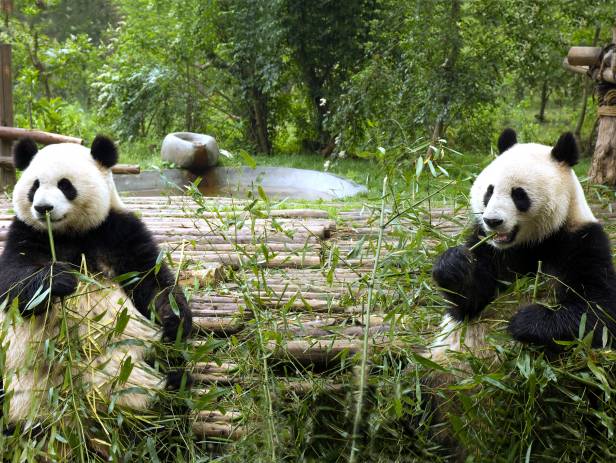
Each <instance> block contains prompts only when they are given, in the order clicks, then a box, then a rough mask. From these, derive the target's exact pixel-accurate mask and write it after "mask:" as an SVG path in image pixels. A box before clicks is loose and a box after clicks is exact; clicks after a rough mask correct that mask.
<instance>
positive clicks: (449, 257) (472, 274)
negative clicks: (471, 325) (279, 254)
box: [432, 237, 498, 321]
mask: <svg viewBox="0 0 616 463" xmlns="http://www.w3.org/2000/svg"><path fill="white" fill-rule="evenodd" d="M476 238H477V239H476V240H471V241H469V244H471V243H472V242H473V241H477V242H478V241H479V237H476ZM471 247H472V246H456V247H454V248H449V249H447V250H446V251H445V252H444V253H443V254H441V255H440V256H439V258H438V259H437V261H436V262H435V264H434V267H433V270H432V276H433V278H434V280H435V281H436V283H437V284H438V285H439V286H440V287H441V288H442V289H443V290H444V291H445V297H446V298H447V299H448V300H449V302H450V303H451V307H450V308H449V310H448V313H449V315H450V317H451V318H453V319H454V320H456V321H462V320H465V319H473V318H476V317H477V316H479V314H480V313H481V311H482V310H483V309H484V308H485V307H486V306H487V305H488V304H489V303H490V302H492V300H493V299H494V296H495V294H496V289H497V285H498V282H497V275H496V265H495V262H494V259H495V257H494V255H493V252H492V251H491V250H490V249H487V245H483V247H482V246H481V245H480V247H478V248H476V249H473V251H471V250H470V248H471Z"/></svg>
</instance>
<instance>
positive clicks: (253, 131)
mask: <svg viewBox="0 0 616 463" xmlns="http://www.w3.org/2000/svg"><path fill="white" fill-rule="evenodd" d="M250 95H251V96H252V98H251V100H252V101H251V106H250V108H249V113H250V131H249V138H250V140H251V142H252V143H253V144H254V145H255V146H256V147H257V150H258V151H259V152H260V153H266V154H271V152H272V142H271V140H270V136H269V130H268V107H267V106H268V105H267V96H266V95H265V94H264V93H263V92H262V91H261V90H260V89H258V88H256V87H252V88H251V89H250Z"/></svg>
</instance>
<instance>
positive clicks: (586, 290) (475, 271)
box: [431, 129, 616, 362]
mask: <svg viewBox="0 0 616 463" xmlns="http://www.w3.org/2000/svg"><path fill="white" fill-rule="evenodd" d="M498 150H499V153H500V154H499V156H498V157H497V158H496V159H494V161H492V162H491V163H490V164H489V165H488V166H487V167H486V168H485V169H484V170H483V171H482V172H481V173H480V174H479V176H478V177H477V179H476V180H475V182H474V184H473V186H472V188H471V206H472V212H473V215H474V218H475V221H476V224H475V227H474V230H473V232H472V233H471V235H470V237H469V238H468V240H467V242H466V244H464V245H461V246H457V247H454V248H450V249H448V250H447V251H445V252H444V253H443V254H442V255H441V256H440V257H439V258H438V260H437V261H436V263H435V265H434V268H433V277H434V279H435V281H436V282H437V284H438V285H439V286H440V287H441V288H443V289H444V290H445V297H446V298H447V299H448V300H449V302H450V307H449V309H448V311H447V314H446V315H445V316H444V318H443V321H442V323H441V331H440V334H439V336H438V337H437V339H436V340H435V342H434V343H433V345H432V347H431V357H432V359H433V360H436V361H439V362H440V361H444V360H446V359H447V358H448V354H449V352H450V351H462V350H465V349H469V350H470V351H472V352H473V353H475V354H477V355H479V356H482V357H485V356H487V355H489V354H488V353H487V352H486V350H489V349H487V348H486V345H487V343H486V336H485V334H486V333H485V326H483V325H482V324H481V323H469V324H468V325H467V324H466V323H465V321H473V320H476V319H478V318H480V316H481V314H482V311H483V310H484V309H485V308H486V306H488V305H489V304H490V302H492V301H493V300H494V298H495V297H496V295H497V291H498V290H499V289H500V288H503V287H504V286H505V284H506V283H504V282H506V281H513V277H514V276H515V275H524V274H533V273H535V272H537V269H538V266H539V264H540V263H541V272H542V273H543V274H545V275H548V276H549V277H552V279H553V281H554V282H555V286H556V288H555V294H556V307H548V306H547V305H544V304H541V303H533V304H528V305H523V306H521V307H519V308H518V310H517V312H516V313H515V314H514V315H513V317H512V319H511V320H510V321H509V326H508V330H509V333H510V334H511V336H512V337H513V338H514V339H516V340H518V341H521V342H524V343H530V344H534V345H538V346H543V347H544V348H546V349H548V350H558V349H559V345H558V343H557V341H571V340H574V339H576V338H577V337H578V335H579V331H580V325H581V323H582V321H583V320H585V321H584V323H585V324H584V330H585V331H584V333H583V334H587V333H589V332H590V331H591V330H592V331H593V337H592V345H593V346H594V347H602V346H605V345H609V344H610V343H611V337H612V336H613V335H615V334H616V274H615V273H614V266H613V264H612V254H611V250H610V243H609V239H608V236H607V235H606V233H605V231H604V230H603V228H602V226H601V225H600V224H599V223H598V222H597V219H596V218H595V217H594V215H593V213H592V211H591V209H590V207H589V206H588V203H587V202H586V198H585V197H584V192H583V190H582V187H581V185H580V182H579V181H578V179H577V177H576V175H575V173H574V171H573V169H572V167H573V166H574V165H575V164H576V163H577V161H578V157H579V153H578V147H577V144H576V141H575V138H574V136H573V134H572V133H570V132H568V133H565V134H563V135H561V137H560V138H559V139H558V141H557V142H556V145H555V146H554V147H549V146H545V145H541V144H536V143H518V142H517V136H516V133H515V132H514V131H513V130H512V129H506V130H505V131H503V133H502V134H501V136H500V138H499V140H498ZM482 241H484V242H482ZM463 330H464V336H462V331H463ZM462 338H463V339H462Z"/></svg>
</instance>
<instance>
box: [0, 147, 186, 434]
mask: <svg viewBox="0 0 616 463" xmlns="http://www.w3.org/2000/svg"><path fill="white" fill-rule="evenodd" d="M13 155H14V162H15V166H16V168H17V169H20V170H23V172H22V175H21V178H20V179H19V181H18V182H17V184H16V185H15V189H14V192H13V207H14V210H15V215H16V217H15V218H14V220H13V222H12V224H11V226H10V229H9V232H8V238H7V241H6V246H5V249H4V252H3V253H2V256H0V296H1V297H0V302H1V303H2V309H1V310H0V328H1V336H0V342H1V345H2V353H3V357H4V358H3V365H2V383H3V384H2V385H3V393H4V394H3V402H4V406H3V409H4V420H5V423H9V424H11V425H14V424H16V423H18V422H26V421H27V422H30V423H36V422H37V421H42V420H44V419H45V417H46V416H47V413H46V411H47V410H46V406H45V402H46V401H47V400H48V396H49V397H51V396H53V394H52V392H53V391H54V389H55V390H57V388H58V387H59V385H61V384H62V383H63V381H64V382H66V373H67V369H69V368H70V373H71V375H72V376H71V381H72V380H73V379H78V380H79V381H80V382H81V383H82V384H86V385H87V387H86V393H87V394H88V395H89V394H91V395H92V397H88V402H92V403H94V402H96V401H99V400H101V399H102V400H103V401H106V403H108V402H109V401H110V400H111V397H110V396H111V395H112V394H114V395H116V397H115V399H114V403H115V404H117V405H119V406H125V407H129V408H131V409H136V410H147V409H148V407H149V406H151V404H152V398H153V397H155V396H156V392H157V391H160V390H162V389H164V388H174V387H177V386H178V384H177V381H178V380H181V379H180V378H181V377H182V372H181V371H180V374H179V375H178V371H177V370H175V371H171V370H170V371H168V372H166V373H165V372H161V371H159V369H155V368H152V367H151V366H150V365H149V364H148V362H147V361H146V360H147V359H146V356H147V351H148V346H147V344H148V342H149V341H150V342H151V341H154V340H156V339H160V337H161V336H162V340H163V342H166V343H173V342H175V341H176V340H181V339H183V338H185V337H186V336H188V334H189V333H190V330H191V312H190V309H189V307H188V304H187V302H186V299H185V298H184V295H183V293H182V291H181V289H180V288H179V287H177V286H175V278H174V276H173V275H172V273H171V271H170V270H169V268H168V267H167V266H166V265H165V264H164V263H162V262H160V259H159V250H158V247H157V245H156V244H155V242H154V240H153V238H152V236H151V234H150V233H149V231H148V230H147V229H146V227H145V225H144V224H143V223H142V222H141V221H140V220H139V219H138V218H137V217H136V216H135V215H133V214H132V213H130V212H128V211H127V210H126V209H125V208H124V206H123V204H122V202H121V200H120V198H119V196H118V194H117V191H116V189H115V186H114V184H113V179H112V177H111V167H112V166H113V165H114V164H115V163H116V162H117V159H118V153H117V149H116V147H115V145H114V143H113V142H112V141H111V140H110V139H108V138H106V137H103V136H97V137H96V138H95V140H94V142H93V143H92V147H91V149H88V148H85V147H83V146H80V145H76V144H68V143H62V144H57V145H50V146H47V147H45V148H43V149H42V150H40V151H38V149H37V146H36V144H35V143H34V141H33V140H31V139H28V138H26V139H22V140H20V141H19V142H17V143H16V145H15V147H14V151H13ZM48 228H51V233H49V230H48ZM79 274H86V275H94V278H93V279H91V280H89V279H88V278H84V277H79V276H78V275H79ZM59 333H62V336H64V337H67V336H68V335H69V333H73V334H76V335H77V336H79V337H80V339H83V340H84V341H83V343H84V344H82V345H80V346H79V351H78V352H73V353H72V357H71V358H69V359H68V361H67V360H66V359H64V360H63V362H66V363H62V364H58V362H56V363H55V364H52V363H50V362H49V357H53V350H54V348H53V346H54V342H57V341H54V340H57V339H58V334H59ZM86 340H87V345H85V342H86ZM50 352H51V353H50ZM69 356H71V354H70V353H69ZM180 368H181V367H180ZM119 377H120V379H118V378H119ZM184 381H185V380H184ZM71 384H72V383H71ZM74 393H76V391H74ZM7 400H8V401H9V403H8V406H7V403H6V401H7ZM7 413H8V416H7Z"/></svg>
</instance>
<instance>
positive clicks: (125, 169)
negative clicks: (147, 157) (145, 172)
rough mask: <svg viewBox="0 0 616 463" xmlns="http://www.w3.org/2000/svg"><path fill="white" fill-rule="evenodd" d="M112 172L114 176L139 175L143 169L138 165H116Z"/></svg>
mask: <svg viewBox="0 0 616 463" xmlns="http://www.w3.org/2000/svg"><path fill="white" fill-rule="evenodd" d="M111 172H113V173H114V174H131V175H133V174H139V173H140V172H141V167H139V166H138V165H137V164H116V165H115V166H113V167H112V168H111Z"/></svg>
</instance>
